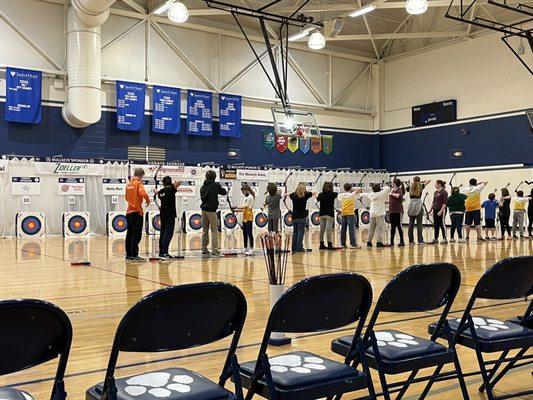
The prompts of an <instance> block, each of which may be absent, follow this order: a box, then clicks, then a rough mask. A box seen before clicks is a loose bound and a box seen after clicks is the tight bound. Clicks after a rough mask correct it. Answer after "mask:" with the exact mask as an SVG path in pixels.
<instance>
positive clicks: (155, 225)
mask: <svg viewBox="0 0 533 400" xmlns="http://www.w3.org/2000/svg"><path fill="white" fill-rule="evenodd" d="M152 227H153V228H154V229H155V230H156V231H158V232H159V231H160V230H161V216H160V215H159V214H157V215H156V216H154V217H153V218H152Z"/></svg>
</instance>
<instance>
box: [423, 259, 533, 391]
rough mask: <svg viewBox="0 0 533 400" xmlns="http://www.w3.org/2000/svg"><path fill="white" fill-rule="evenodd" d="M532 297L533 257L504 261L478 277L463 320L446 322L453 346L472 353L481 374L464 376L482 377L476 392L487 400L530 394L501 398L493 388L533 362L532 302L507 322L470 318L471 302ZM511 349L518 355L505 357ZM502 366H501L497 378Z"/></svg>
mask: <svg viewBox="0 0 533 400" xmlns="http://www.w3.org/2000/svg"><path fill="white" fill-rule="evenodd" d="M532 294H533V256H525V257H513V258H507V259H505V260H502V261H500V262H498V263H496V264H495V265H494V266H492V267H491V268H490V269H488V270H487V271H486V272H485V273H484V274H483V275H482V276H481V278H480V279H479V281H478V283H477V285H476V287H475V289H474V292H473V293H472V296H471V297H470V300H469V302H468V305H467V306H466V309H465V311H464V313H463V315H462V317H461V318H460V319H450V320H449V321H448V322H449V325H450V328H451V330H452V332H453V333H454V334H455V335H456V337H455V341H456V343H457V344H459V345H461V346H465V347H469V348H471V349H474V350H475V352H476V356H477V360H478V364H479V368H480V371H479V372H475V373H472V374H465V376H467V375H474V374H476V375H477V374H481V377H482V378H483V384H482V385H481V386H480V387H479V391H480V392H483V391H485V390H486V392H487V397H488V398H489V400H496V399H508V398H512V397H519V396H526V395H528V394H533V390H527V391H524V392H521V393H511V394H506V395H503V396H495V395H494V392H493V389H494V386H495V385H496V384H497V383H498V382H499V381H500V380H501V379H502V378H503V377H504V376H505V374H506V373H507V372H509V371H510V370H511V369H513V368H518V367H522V366H524V365H529V364H531V363H533V361H531V360H532V359H533V355H526V352H527V351H528V350H529V348H530V347H531V346H532V345H533V299H532V300H531V301H530V302H529V305H528V307H527V308H526V311H525V313H524V314H523V315H522V316H520V317H516V318H512V319H510V320H507V321H501V320H500V319H498V318H491V317H487V316H475V315H473V314H472V312H473V307H474V303H475V302H476V300H477V299H488V300H510V299H521V298H527V297H528V296H531V295H532ZM429 331H430V332H435V324H432V325H430V326H429ZM512 350H518V352H517V353H516V354H515V355H514V356H510V357H508V356H509V353H510V352H511V351H512ZM500 352H501V354H500V357H499V358H498V359H497V360H493V361H485V360H484V358H483V353H500ZM525 360H529V361H525ZM504 364H505V365H504ZM490 365H492V369H490V370H489V371H488V370H487V367H488V366H490ZM502 365H504V367H503V368H502V369H501V371H500V372H499V373H498V374H497V375H496V372H498V369H499V368H500V367H501V366H502Z"/></svg>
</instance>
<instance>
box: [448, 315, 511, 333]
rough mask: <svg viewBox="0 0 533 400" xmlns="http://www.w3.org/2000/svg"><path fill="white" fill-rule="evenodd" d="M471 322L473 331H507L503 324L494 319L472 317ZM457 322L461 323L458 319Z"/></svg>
mask: <svg viewBox="0 0 533 400" xmlns="http://www.w3.org/2000/svg"><path fill="white" fill-rule="evenodd" d="M472 321H473V322H474V329H475V330H478V329H484V330H486V331H500V330H508V329H509V327H508V326H507V325H506V324H505V322H503V321H500V320H497V319H494V318H486V317H472ZM457 322H461V320H460V319H458V320H457Z"/></svg>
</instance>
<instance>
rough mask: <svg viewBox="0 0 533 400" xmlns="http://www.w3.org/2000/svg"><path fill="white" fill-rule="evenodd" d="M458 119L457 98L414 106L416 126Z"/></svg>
mask: <svg viewBox="0 0 533 400" xmlns="http://www.w3.org/2000/svg"><path fill="white" fill-rule="evenodd" d="M456 119H457V100H445V101H439V102H435V103H429V104H423V105H421V106H414V107H413V108H412V121H413V125H414V126H424V125H434V124H441V123H443V122H450V121H455V120H456Z"/></svg>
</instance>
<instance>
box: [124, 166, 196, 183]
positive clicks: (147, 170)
mask: <svg viewBox="0 0 533 400" xmlns="http://www.w3.org/2000/svg"><path fill="white" fill-rule="evenodd" d="M135 168H142V169H144V178H145V179H146V178H151V179H153V178H154V175H155V172H156V171H157V168H159V165H158V164H130V176H133V171H135ZM167 175H168V176H170V177H171V178H173V179H177V180H180V181H181V180H184V179H203V176H202V168H201V167H195V166H186V165H162V166H161V168H159V172H158V173H157V177H158V178H161V179H162V178H163V177H165V176H167Z"/></svg>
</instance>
